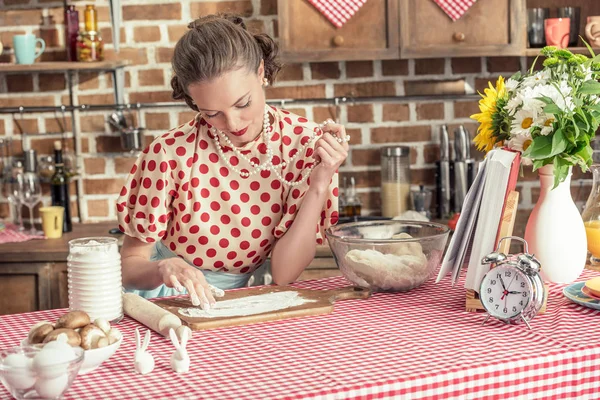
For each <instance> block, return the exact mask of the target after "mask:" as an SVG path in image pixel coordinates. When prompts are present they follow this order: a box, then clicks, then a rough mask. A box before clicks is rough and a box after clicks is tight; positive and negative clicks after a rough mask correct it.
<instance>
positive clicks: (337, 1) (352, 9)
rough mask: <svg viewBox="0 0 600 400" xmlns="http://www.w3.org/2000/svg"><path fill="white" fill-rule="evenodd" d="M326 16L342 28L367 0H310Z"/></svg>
mask: <svg viewBox="0 0 600 400" xmlns="http://www.w3.org/2000/svg"><path fill="white" fill-rule="evenodd" d="M308 2H309V3H310V4H312V5H313V6H314V7H315V8H316V9H317V10H319V12H320V13H321V14H323V16H324V17H325V18H327V19H328V20H329V21H330V22H331V23H332V24H333V25H335V26H336V27H337V28H341V27H342V26H343V25H344V24H345V23H346V22H348V20H349V19H350V18H352V16H353V15H354V14H356V12H357V11H358V10H359V9H360V8H361V7H362V6H363V5H364V4H365V3H366V2H367V0H308Z"/></svg>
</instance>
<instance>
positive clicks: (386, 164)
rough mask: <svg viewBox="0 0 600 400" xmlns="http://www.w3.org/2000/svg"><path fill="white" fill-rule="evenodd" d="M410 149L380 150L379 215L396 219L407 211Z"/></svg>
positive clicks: (391, 148) (392, 148) (404, 147)
mask: <svg viewBox="0 0 600 400" xmlns="http://www.w3.org/2000/svg"><path fill="white" fill-rule="evenodd" d="M409 202H410V148H409V147H406V146H394V147H384V148H382V149H381V215H382V216H384V217H392V218H393V217H396V216H398V215H400V214H402V213H403V212H405V211H406V210H408V209H409Z"/></svg>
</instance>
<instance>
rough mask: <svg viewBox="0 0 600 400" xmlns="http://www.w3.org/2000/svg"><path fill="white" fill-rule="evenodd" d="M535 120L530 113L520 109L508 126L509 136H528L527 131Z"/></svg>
mask: <svg viewBox="0 0 600 400" xmlns="http://www.w3.org/2000/svg"><path fill="white" fill-rule="evenodd" d="M534 121H535V118H534V116H533V114H532V113H531V112H530V111H527V110H525V109H521V110H519V111H517V112H516V113H515V116H514V119H513V121H512V124H511V126H510V135H511V136H524V135H529V130H530V129H531V127H532V126H534Z"/></svg>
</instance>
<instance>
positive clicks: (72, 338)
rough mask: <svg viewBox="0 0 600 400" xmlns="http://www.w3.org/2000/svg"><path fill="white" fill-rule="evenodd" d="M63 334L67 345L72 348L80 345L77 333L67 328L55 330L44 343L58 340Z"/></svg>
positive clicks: (79, 337) (47, 336)
mask: <svg viewBox="0 0 600 400" xmlns="http://www.w3.org/2000/svg"><path fill="white" fill-rule="evenodd" d="M61 333H64V334H65V335H67V343H68V344H69V345H71V346H72V347H77V346H79V345H80V344H81V336H79V333H77V332H75V331H74V330H73V329H68V328H59V329H55V330H53V331H52V332H50V333H49V334H47V335H46V337H45V338H44V343H48V342H52V341H54V340H56V339H57V338H58V335H60V334H61Z"/></svg>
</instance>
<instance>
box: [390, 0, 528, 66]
mask: <svg viewBox="0 0 600 400" xmlns="http://www.w3.org/2000/svg"><path fill="white" fill-rule="evenodd" d="M526 21H527V14H526V5H525V2H524V1H523V0H493V1H477V2H476V3H475V4H473V6H472V7H471V8H470V9H469V10H468V11H467V12H466V13H465V14H464V15H463V16H462V17H461V18H460V19H459V20H457V21H454V22H453V21H452V20H451V19H450V18H449V17H448V16H447V15H446V13H445V12H444V11H443V10H442V9H441V8H440V7H439V6H438V5H437V4H436V3H435V2H433V1H431V0H400V43H401V45H400V46H401V56H402V58H439V57H464V56H469V57H473V56H502V55H504V56H506V55H521V54H522V53H523V51H524V49H525V47H526V35H527V32H526V30H527V29H526V26H527V22H526Z"/></svg>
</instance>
